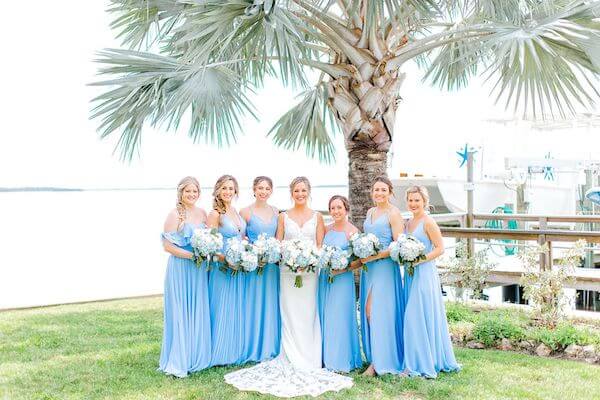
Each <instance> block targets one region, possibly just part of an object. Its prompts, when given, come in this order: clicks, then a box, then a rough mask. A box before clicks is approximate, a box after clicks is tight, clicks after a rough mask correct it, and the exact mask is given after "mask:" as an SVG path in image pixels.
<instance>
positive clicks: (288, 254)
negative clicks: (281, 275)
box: [280, 239, 320, 288]
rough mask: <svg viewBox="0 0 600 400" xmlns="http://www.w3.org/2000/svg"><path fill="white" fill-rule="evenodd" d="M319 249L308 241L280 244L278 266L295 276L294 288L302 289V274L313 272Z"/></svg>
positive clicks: (297, 240)
mask: <svg viewBox="0 0 600 400" xmlns="http://www.w3.org/2000/svg"><path fill="white" fill-rule="evenodd" d="M319 258H320V253H319V249H317V247H316V246H315V245H314V244H313V243H312V242H311V241H308V240H302V239H293V240H286V241H284V242H283V243H282V244H281V263H280V266H282V267H283V266H285V267H287V268H288V269H289V270H290V271H292V272H293V273H294V274H295V275H296V279H295V281H294V286H295V287H298V288H300V287H302V274H303V273H309V272H315V267H316V266H317V264H318V263H319Z"/></svg>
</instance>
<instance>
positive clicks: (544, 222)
mask: <svg viewBox="0 0 600 400" xmlns="http://www.w3.org/2000/svg"><path fill="white" fill-rule="evenodd" d="M546 229H548V218H546V217H540V219H539V230H540V231H545V230H546ZM546 243H548V246H550V242H547V241H546V235H540V236H539V238H538V244H540V245H541V246H543V245H544V244H546ZM548 250H550V248H549V247H548ZM549 253H550V252H549V251H548V253H542V254H540V270H542V271H543V270H545V269H548V268H551V263H552V261H551V259H550V260H548V258H549Z"/></svg>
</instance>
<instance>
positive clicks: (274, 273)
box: [243, 264, 281, 362]
mask: <svg viewBox="0 0 600 400" xmlns="http://www.w3.org/2000/svg"><path fill="white" fill-rule="evenodd" d="M244 332H245V334H244V336H245V338H244V351H243V353H244V354H243V358H244V362H247V361H254V362H256V361H265V360H269V359H271V358H274V357H276V356H277V355H278V354H279V347H280V344H281V343H280V342H281V338H280V332H281V317H280V315H279V266H278V265H276V264H269V265H266V266H265V268H264V271H263V273H262V274H261V275H258V274H257V273H256V272H253V273H249V274H247V275H246V301H245V330H244Z"/></svg>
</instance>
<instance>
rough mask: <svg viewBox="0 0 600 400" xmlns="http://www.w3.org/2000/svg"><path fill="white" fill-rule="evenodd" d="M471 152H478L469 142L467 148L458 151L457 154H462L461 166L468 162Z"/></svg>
mask: <svg viewBox="0 0 600 400" xmlns="http://www.w3.org/2000/svg"><path fill="white" fill-rule="evenodd" d="M469 153H473V154H474V153H477V150H475V149H473V148H472V147H471V148H469V144H468V143H465V148H464V149H462V150H461V151H457V152H456V154H458V155H459V156H460V166H459V168H462V166H463V165H465V164H466V163H467V160H468V158H469Z"/></svg>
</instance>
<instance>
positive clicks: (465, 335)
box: [449, 321, 475, 342]
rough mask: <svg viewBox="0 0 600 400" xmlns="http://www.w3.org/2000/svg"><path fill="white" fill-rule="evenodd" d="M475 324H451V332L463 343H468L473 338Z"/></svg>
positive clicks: (461, 322) (464, 322) (460, 322)
mask: <svg viewBox="0 0 600 400" xmlns="http://www.w3.org/2000/svg"><path fill="white" fill-rule="evenodd" d="M474 327H475V324H474V323H472V322H467V321H459V322H456V323H453V324H450V326H449V330H450V333H451V334H452V336H454V337H455V338H457V339H459V340H460V341H461V342H467V341H469V340H471V339H472V338H473V328H474Z"/></svg>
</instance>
